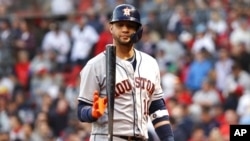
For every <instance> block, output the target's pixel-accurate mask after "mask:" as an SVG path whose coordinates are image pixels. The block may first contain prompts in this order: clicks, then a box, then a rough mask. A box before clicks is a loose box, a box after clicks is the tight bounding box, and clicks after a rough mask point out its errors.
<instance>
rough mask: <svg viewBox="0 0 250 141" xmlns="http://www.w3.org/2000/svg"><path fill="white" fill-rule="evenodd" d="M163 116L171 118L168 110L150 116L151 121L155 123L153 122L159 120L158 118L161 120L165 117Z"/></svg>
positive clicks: (158, 111)
mask: <svg viewBox="0 0 250 141" xmlns="http://www.w3.org/2000/svg"><path fill="white" fill-rule="evenodd" d="M163 116H169V114H168V111H167V110H157V111H155V112H154V113H152V114H151V115H150V118H151V120H152V121H153V120H155V119H157V118H161V117H163Z"/></svg>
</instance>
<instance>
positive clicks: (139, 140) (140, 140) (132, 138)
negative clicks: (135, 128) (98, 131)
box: [116, 136, 146, 141]
mask: <svg viewBox="0 0 250 141" xmlns="http://www.w3.org/2000/svg"><path fill="white" fill-rule="evenodd" d="M116 137H119V138H122V139H125V140H127V141H146V140H145V139H144V138H142V137H135V136H116Z"/></svg>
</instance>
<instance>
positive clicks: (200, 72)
mask: <svg viewBox="0 0 250 141" xmlns="http://www.w3.org/2000/svg"><path fill="white" fill-rule="evenodd" d="M206 52H207V51H206V50H204V49H203V50H202V51H200V52H197V53H195V54H194V55H195V59H194V60H193V62H192V63H191V64H190V67H189V70H188V73H187V79H186V82H185V85H186V87H187V88H188V89H189V90H191V91H192V92H195V91H197V90H199V89H201V84H202V82H203V80H204V79H205V78H206V77H207V76H208V74H209V72H210V71H211V70H212V68H213V65H212V63H211V61H210V60H209V59H208V58H207V56H206Z"/></svg>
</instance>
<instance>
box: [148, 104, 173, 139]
mask: <svg viewBox="0 0 250 141" xmlns="http://www.w3.org/2000/svg"><path fill="white" fill-rule="evenodd" d="M149 113H150V117H151V120H152V123H153V125H154V128H155V131H156V133H157V135H158V136H159V138H160V139H161V141H174V135H173V131H172V128H171V126H170V122H169V114H168V111H167V109H166V106H165V103H164V101H163V100H162V99H161V100H156V101H153V102H152V103H151V105H150V108H149Z"/></svg>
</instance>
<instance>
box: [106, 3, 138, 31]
mask: <svg viewBox="0 0 250 141" xmlns="http://www.w3.org/2000/svg"><path fill="white" fill-rule="evenodd" d="M118 21H132V22H135V23H137V24H139V25H140V26H141V20H140V13H139V12H138V10H137V9H136V8H135V7H134V6H132V5H130V4H120V5H118V6H116V7H115V9H114V10H113V14H112V19H111V20H110V23H113V22H118Z"/></svg>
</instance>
